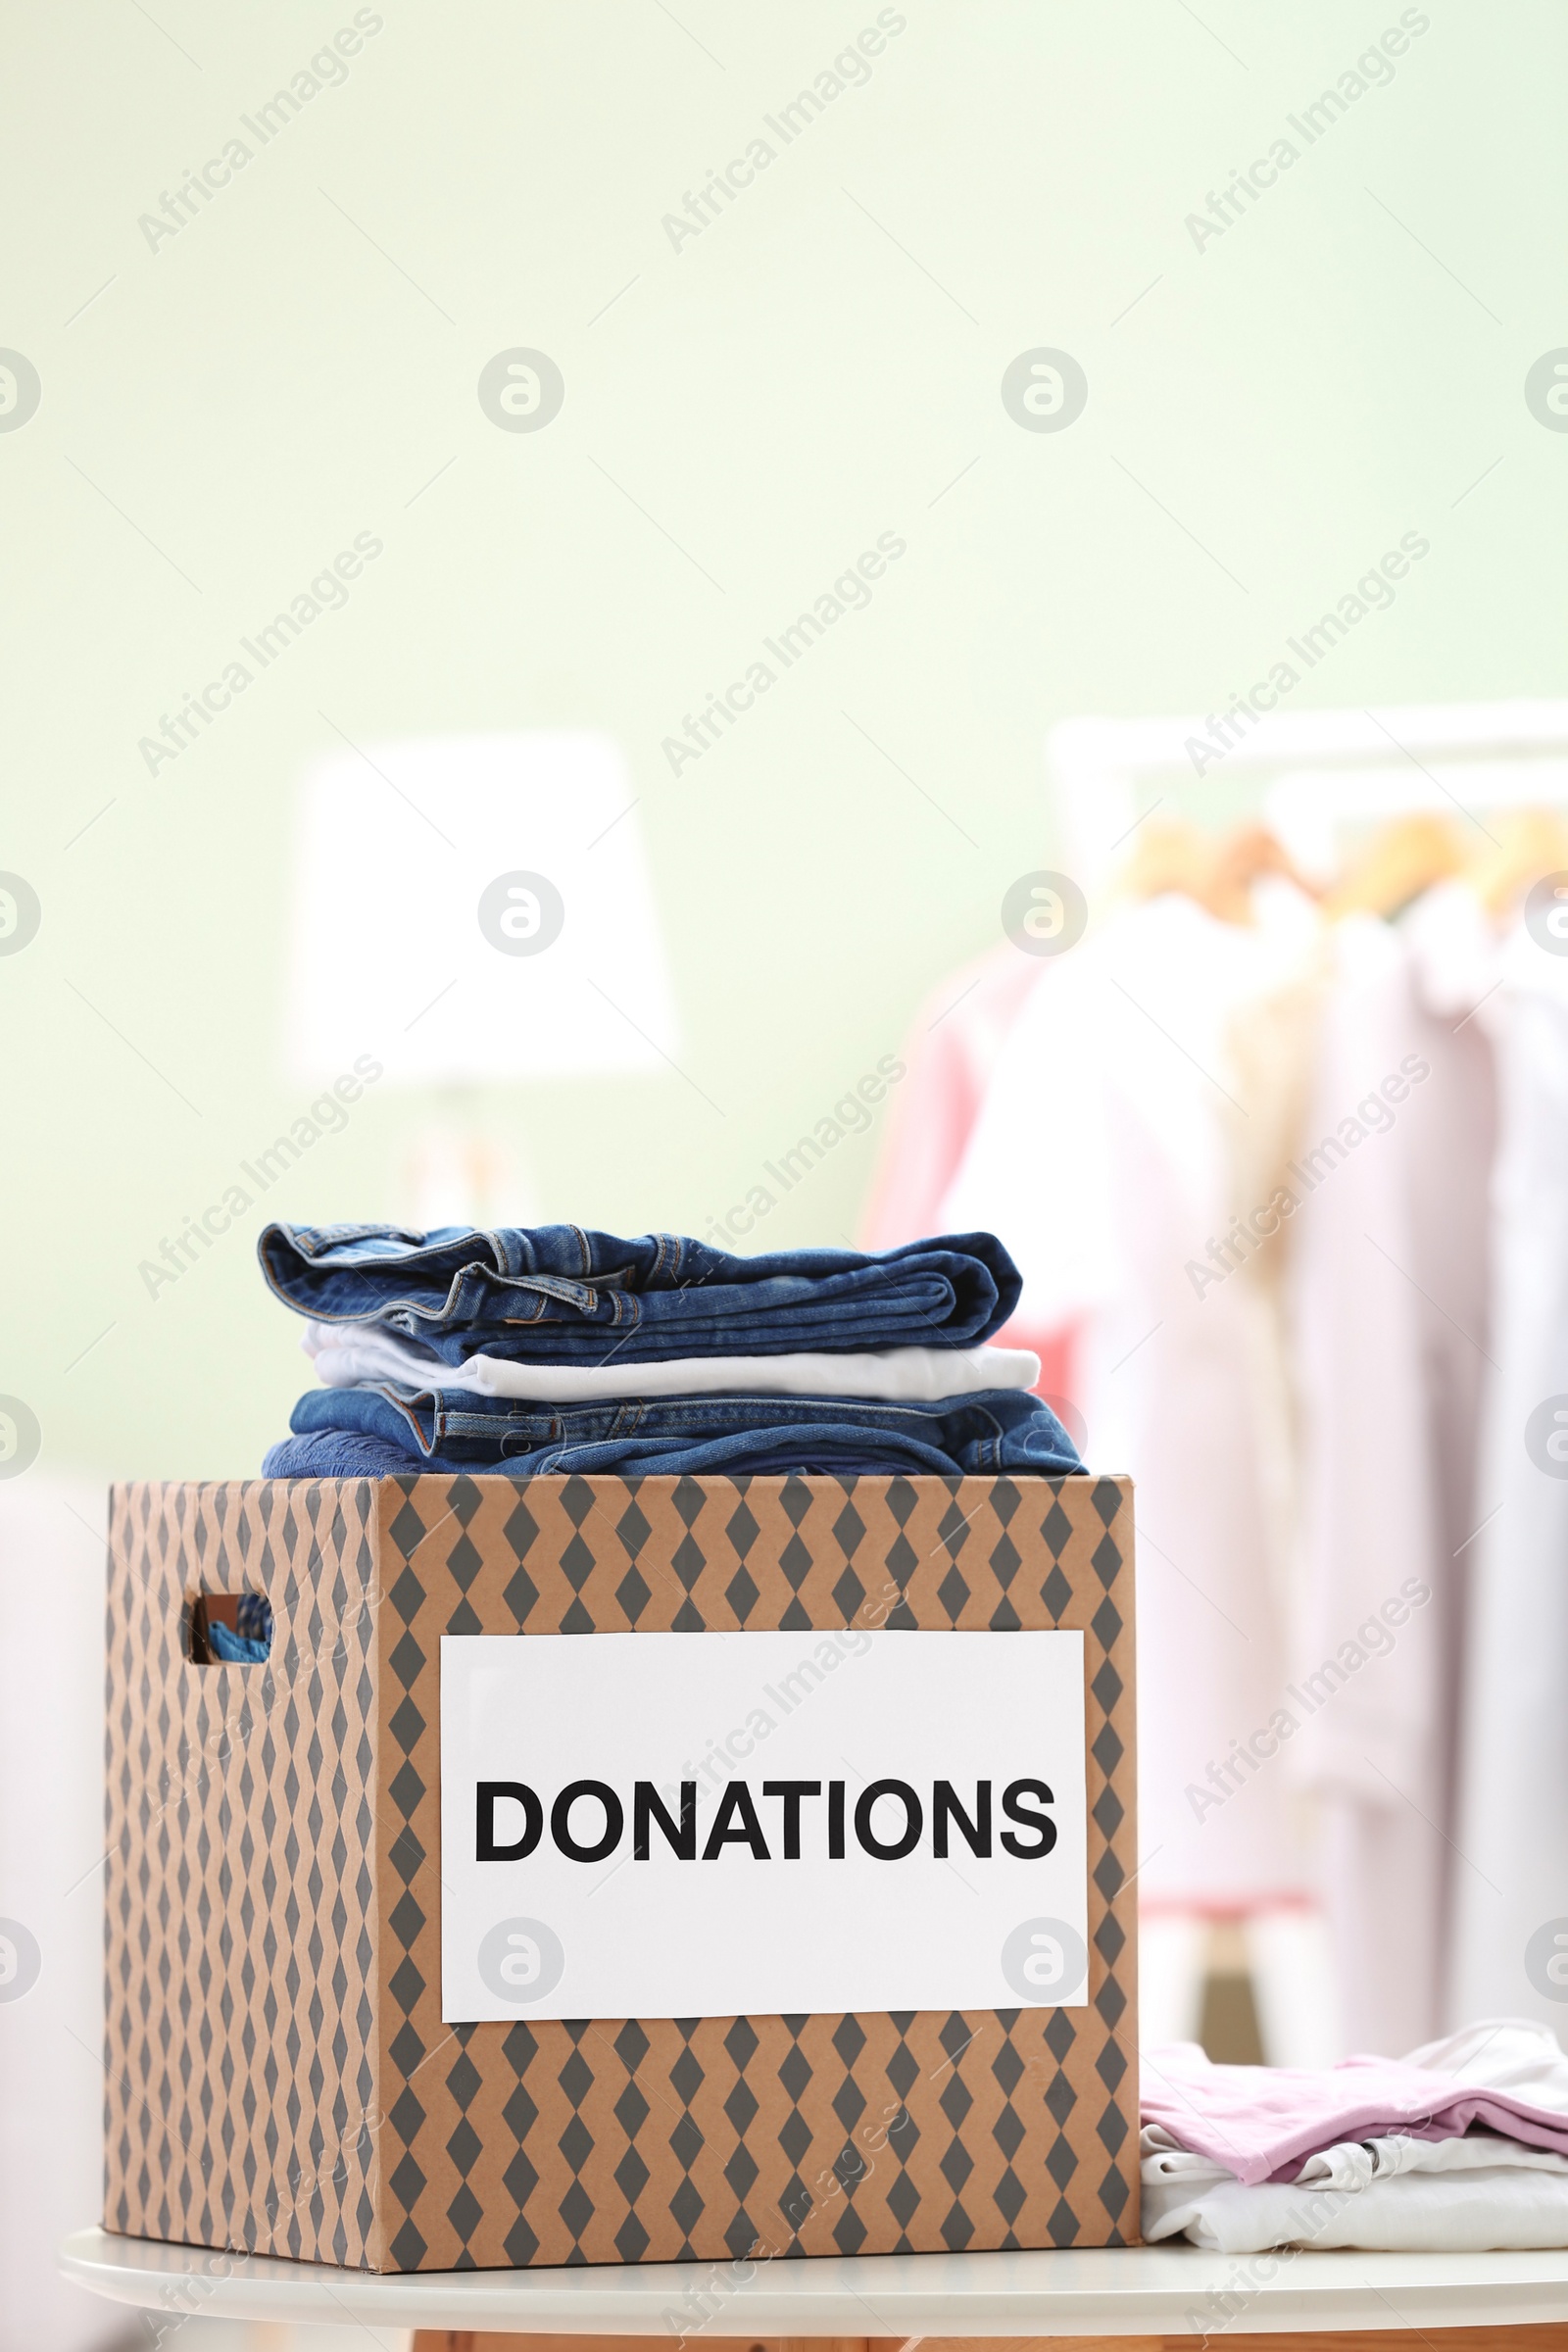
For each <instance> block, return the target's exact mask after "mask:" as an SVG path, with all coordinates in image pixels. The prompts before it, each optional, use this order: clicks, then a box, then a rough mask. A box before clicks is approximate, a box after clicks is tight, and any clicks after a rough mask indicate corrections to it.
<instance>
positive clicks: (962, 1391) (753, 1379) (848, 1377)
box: [300, 1323, 1040, 1404]
mask: <svg viewBox="0 0 1568 2352" xmlns="http://www.w3.org/2000/svg"><path fill="white" fill-rule="evenodd" d="M300 1345H301V1347H302V1348H304V1349H305V1352H306V1354H307V1355H309V1356H312V1357H314V1358H315V1362H316V1374H317V1378H318V1379H319V1380H320V1381H323V1382H324V1383H325V1384H326V1386H327V1387H328V1388H333V1389H352V1388H356V1387H358V1385H359V1384H360V1382H362V1381H375V1380H390V1381H398V1382H401V1383H403V1384H405V1385H412V1386H422V1387H425V1388H442V1389H467V1390H469V1391H471V1392H472V1393H473V1394H474V1395H475V1396H479V1397H519V1398H522V1399H524V1400H526V1401H530V1402H533V1403H538V1404H593V1403H597V1402H599V1401H600V1400H605V1401H608V1400H609V1399H611V1398H612V1397H712V1396H723V1395H726V1394H728V1393H730V1392H732V1391H733V1392H737V1393H740V1394H743V1395H749V1396H763V1397H876V1398H879V1399H880V1400H882V1401H883V1402H894V1403H897V1402H901V1401H902V1402H907V1403H936V1402H939V1401H940V1400H941V1399H942V1398H943V1397H972V1396H974V1395H976V1394H978V1393H979V1392H980V1391H981V1390H983V1389H1032V1388H1033V1387H1034V1384H1035V1382H1036V1381H1037V1380H1038V1379H1039V1378H1040V1358H1039V1356H1038V1355H1035V1354H1033V1353H1032V1352H1031V1350H1030V1349H1029V1348H881V1349H878V1350H876V1351H875V1352H869V1353H862V1354H846V1355H828V1354H812V1355H687V1356H676V1357H673V1358H671V1359H670V1360H669V1361H667V1362H664V1363H658V1364H649V1363H632V1362H628V1361H626V1360H625V1358H623V1357H618V1356H617V1355H616V1354H615V1352H614V1342H613V1340H612V1341H609V1342H607V1344H606V1348H605V1359H606V1360H605V1361H604V1362H603V1363H602V1364H523V1363H518V1362H516V1361H515V1359H514V1358H513V1357H511V1356H504V1355H470V1356H469V1357H468V1359H467V1361H466V1363H462V1364H444V1363H443V1362H442V1361H441V1360H440V1358H439V1357H438V1356H435V1355H432V1354H431V1353H430V1351H429V1350H428V1349H427V1348H417V1347H415V1346H414V1345H413V1344H412V1343H411V1342H409V1341H407V1340H400V1339H396V1338H394V1337H393V1335H392V1334H391V1333H390V1332H387V1331H381V1330H378V1329H377V1328H376V1327H375V1325H373V1324H368V1323H307V1325H306V1326H305V1336H304V1338H303V1339H302V1340H301V1342H300Z"/></svg>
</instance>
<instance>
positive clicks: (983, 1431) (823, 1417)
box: [267, 1382, 1082, 1478]
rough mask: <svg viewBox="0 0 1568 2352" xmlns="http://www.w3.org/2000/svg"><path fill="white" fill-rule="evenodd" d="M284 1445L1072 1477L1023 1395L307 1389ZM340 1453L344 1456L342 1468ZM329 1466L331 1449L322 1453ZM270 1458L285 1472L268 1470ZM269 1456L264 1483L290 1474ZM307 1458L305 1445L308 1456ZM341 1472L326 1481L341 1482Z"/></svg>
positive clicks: (519, 1468) (566, 1460)
mask: <svg viewBox="0 0 1568 2352" xmlns="http://www.w3.org/2000/svg"><path fill="white" fill-rule="evenodd" d="M289 1426H290V1428H291V1429H292V1430H293V1431H294V1433H295V1437H296V1438H297V1439H304V1438H309V1439H311V1440H313V1441H316V1440H319V1438H321V1437H322V1436H323V1435H325V1434H326V1433H331V1435H332V1436H333V1437H335V1438H336V1439H338V1440H345V1439H346V1440H355V1441H357V1440H364V1439H374V1440H376V1441H379V1442H380V1443H381V1444H384V1445H386V1446H391V1447H394V1448H396V1449H397V1451H398V1453H399V1454H400V1455H401V1457H402V1461H401V1467H402V1468H403V1469H404V1470H406V1471H407V1470H422V1469H438V1470H443V1471H451V1472H460V1471H467V1472H468V1473H470V1474H472V1473H474V1472H477V1471H485V1470H489V1471H500V1472H503V1473H505V1474H506V1475H508V1476H512V1477H521V1478H532V1477H536V1476H539V1475H541V1474H545V1473H550V1472H570V1471H583V1472H587V1471H594V1470H633V1471H637V1472H639V1473H647V1474H649V1475H653V1474H658V1473H665V1472H667V1473H670V1474H675V1473H679V1472H682V1471H685V1472H691V1473H693V1474H695V1473H699V1472H702V1471H718V1472H724V1471H788V1470H810V1469H818V1470H823V1471H829V1472H832V1471H835V1470H852V1469H853V1470H856V1471H890V1470H908V1471H925V1472H931V1473H935V1474H936V1475H937V1476H939V1477H951V1476H952V1474H953V1473H954V1472H955V1471H970V1472H990V1471H1003V1470H1026V1471H1036V1472H1039V1473H1041V1474H1042V1475H1044V1476H1047V1477H1060V1476H1061V1475H1062V1474H1063V1473H1065V1472H1067V1471H1069V1470H1078V1469H1081V1468H1082V1464H1081V1463H1080V1461H1079V1459H1078V1455H1077V1452H1076V1450H1075V1448H1074V1446H1073V1443H1072V1440H1071V1439H1070V1438H1069V1437H1068V1435H1067V1433H1066V1431H1065V1430H1064V1429H1063V1428H1062V1426H1061V1423H1060V1422H1059V1421H1058V1420H1057V1419H1056V1416H1055V1414H1054V1412H1053V1411H1052V1410H1051V1408H1050V1406H1049V1405H1048V1404H1045V1403H1044V1402H1042V1400H1041V1398H1040V1397H1033V1396H1030V1395H1029V1394H1028V1393H1027V1391H1023V1390H1018V1389H988V1390H983V1391H981V1392H980V1393H979V1394H978V1395H975V1396H969V1397H945V1398H942V1399H940V1400H939V1401H937V1402H935V1403H900V1404H884V1403H878V1402H875V1401H873V1400H872V1399H870V1398H867V1397H765V1396H763V1397H660V1398H658V1399H657V1400H655V1401H652V1402H644V1401H640V1400H639V1399H637V1398H635V1397H625V1398H622V1399H620V1400H618V1401H613V1402H610V1403H606V1404H569V1405H558V1406H554V1407H552V1406H549V1405H534V1404H525V1403H519V1402H518V1401H517V1400H515V1398H512V1397H475V1396H474V1395H473V1394H472V1393H471V1392H470V1391H468V1390H466V1389H461V1390H459V1389H444V1390H443V1389H423V1390H421V1389H415V1388H404V1387H401V1386H397V1385H394V1384H393V1383H391V1382H378V1383H373V1384H367V1385H365V1386H362V1387H360V1388H354V1389H313V1390H312V1391H311V1392H310V1393H309V1395H307V1396H305V1397H301V1398H300V1400H299V1402H298V1404H297V1405H296V1406H295V1407H294V1411H293V1414H292V1416H291V1418H290V1423H289ZM354 1451H355V1448H354V1446H353V1445H349V1446H345V1447H344V1453H345V1455H346V1456H352V1455H353V1454H354ZM326 1452H327V1455H328V1458H331V1453H332V1449H331V1448H330V1447H328V1448H327V1449H326ZM280 1454H281V1455H283V1456H284V1459H285V1461H286V1462H287V1463H288V1464H289V1465H290V1466H289V1467H276V1466H274V1464H275V1461H276V1457H277V1456H278V1455H280ZM297 1458H298V1457H297V1456H296V1455H294V1454H292V1453H290V1452H289V1450H288V1449H287V1448H286V1447H277V1448H274V1449H273V1453H272V1454H270V1455H269V1457H268V1471H267V1474H268V1476H270V1477H283V1476H292V1475H317V1476H320V1475H327V1473H325V1472H324V1471H321V1470H316V1471H313V1472H311V1473H305V1472H303V1471H295V1470H294V1469H293V1468H292V1463H293V1462H294V1461H295V1460H296V1459H297ZM311 1458H313V1459H319V1448H318V1447H316V1446H314V1445H313V1449H312V1457H311ZM348 1474H349V1473H348V1470H347V1467H345V1469H344V1471H343V1472H341V1473H339V1475H348Z"/></svg>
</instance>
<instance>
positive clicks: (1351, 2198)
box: [1139, 2018, 1568, 2254]
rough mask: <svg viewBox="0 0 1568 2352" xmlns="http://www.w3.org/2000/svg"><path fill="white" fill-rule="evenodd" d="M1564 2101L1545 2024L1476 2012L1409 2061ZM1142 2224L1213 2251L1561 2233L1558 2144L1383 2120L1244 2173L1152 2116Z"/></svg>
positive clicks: (1559, 2237)
mask: <svg viewBox="0 0 1568 2352" xmlns="http://www.w3.org/2000/svg"><path fill="white" fill-rule="evenodd" d="M1406 2063H1407V2064H1409V2065H1412V2066H1421V2067H1425V2068H1427V2069H1428V2071H1429V2072H1431V2073H1433V2074H1440V2075H1451V2076H1453V2077H1454V2078H1455V2080H1456V2081H1457V2082H1469V2083H1475V2084H1480V2085H1484V2086H1485V2087H1487V2088H1489V2089H1492V2090H1507V2091H1511V2092H1513V2093H1514V2094H1515V2095H1516V2096H1517V2097H1519V2098H1521V2099H1528V2100H1529V2101H1531V2102H1532V2103H1533V2104H1534V2105H1536V2106H1540V2107H1547V2108H1552V2109H1555V2110H1557V2111H1558V2112H1561V2113H1564V2114H1568V2058H1565V2057H1564V2055H1563V2052H1562V2050H1561V2048H1560V2047H1559V2045H1558V2042H1557V2038H1556V2036H1555V2034H1553V2033H1552V2032H1551V2030H1550V2028H1549V2027H1547V2026H1543V2025H1541V2024H1539V2023H1537V2022H1536V2021H1535V2020H1533V2019H1525V2018H1484V2019H1482V2020H1481V2022H1480V2023H1479V2024H1477V2025H1472V2026H1466V2027H1463V2028H1461V2030H1460V2031H1459V2032H1458V2033H1456V2034H1446V2035H1445V2036H1444V2037H1443V2039H1442V2040H1440V2041H1429V2042H1425V2043H1423V2045H1422V2047H1421V2048H1420V2049H1418V2050H1411V2051H1410V2053H1409V2056H1408V2059H1407V2061H1406ZM1139 2147H1140V2154H1141V2158H1142V2162H1141V2164H1140V2168H1139V2169H1140V2173H1141V2177H1142V2181H1143V2235H1144V2236H1145V2238H1147V2239H1149V2240H1150V2241H1151V2242H1153V2241H1157V2240H1158V2239H1160V2238H1166V2237H1179V2236H1183V2235H1185V2236H1186V2237H1188V2238H1190V2239H1191V2240H1192V2242H1193V2243H1194V2244H1195V2245H1200V2246H1206V2247H1208V2248H1209V2249H1210V2250H1211V2251H1213V2252H1216V2253H1221V2254H1257V2253H1261V2252H1262V2251H1263V2250H1264V2249H1265V2248H1266V2247H1269V2246H1360V2247H1364V2248H1366V2249H1368V2250H1369V2251H1371V2250H1382V2251H1385V2252H1392V2253H1424V2252H1429V2251H1430V2252H1433V2253H1443V2252H1445V2251H1446V2252H1449V2253H1455V2254H1476V2253H1485V2252H1487V2251H1488V2250H1489V2249H1491V2248H1495V2247H1513V2248H1516V2249H1525V2248H1529V2247H1539V2246H1568V2156H1560V2155H1558V2154H1556V2153H1555V2151H1554V2150H1552V2149H1549V2148H1534V2147H1530V2146H1528V2145H1526V2143H1525V2142H1524V2141H1523V2140H1517V2139H1510V2138H1508V2137H1506V2136H1505V2135H1504V2134H1503V2133H1501V2132H1493V2131H1479V2130H1476V2129H1472V2130H1470V2131H1465V2132H1460V2133H1452V2134H1450V2135H1449V2136H1448V2137H1447V2138H1446V2139H1415V2138H1412V2137H1411V2136H1410V2135H1409V2134H1408V2133H1407V2132H1403V2131H1394V2132H1388V2133H1384V2134H1381V2135H1378V2136H1376V2137H1371V2138H1367V2139H1352V2140H1342V2141H1339V2142H1337V2143H1336V2144H1335V2145H1334V2146H1332V2147H1327V2148H1321V2149H1319V2150H1318V2152H1317V2153H1316V2154H1315V2155H1312V2156H1307V2157H1304V2158H1303V2159H1302V2161H1301V2166H1300V2170H1299V2173H1298V2175H1297V2177H1296V2179H1295V2180H1289V2181H1281V2180H1265V2181H1260V2182H1259V2183H1257V2184H1256V2185H1255V2186H1249V2185H1248V2184H1247V2183H1246V2182H1245V2181H1242V2180H1238V2179H1237V2178H1236V2176H1235V2174H1234V2173H1232V2172H1229V2171H1227V2169H1226V2168H1225V2166H1224V2165H1222V2164H1216V2163H1215V2162H1214V2160H1213V2158H1212V2157H1210V2156H1200V2155H1197V2154H1195V2153H1194V2152H1193V2151H1192V2150H1191V2149H1188V2148H1184V2147H1182V2146H1180V2145H1179V2143H1178V2142H1177V2140H1176V2138H1175V2137H1174V2135H1173V2134H1172V2132H1171V2131H1169V2130H1168V2129H1167V2128H1166V2126H1165V2125H1163V2124H1146V2125H1145V2126H1144V2128H1143V2132H1142V2135H1141V2138H1140V2142H1139Z"/></svg>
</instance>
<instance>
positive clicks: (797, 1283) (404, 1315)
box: [257, 1224, 1083, 1478]
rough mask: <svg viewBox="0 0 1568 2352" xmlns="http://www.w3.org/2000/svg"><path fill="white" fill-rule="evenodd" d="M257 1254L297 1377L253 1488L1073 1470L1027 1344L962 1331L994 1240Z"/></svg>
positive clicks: (987, 1314) (440, 1232) (1005, 1281)
mask: <svg viewBox="0 0 1568 2352" xmlns="http://www.w3.org/2000/svg"><path fill="white" fill-rule="evenodd" d="M257 1249H258V1254H259V1255H260V1258H261V1261H262V1269H263V1271H264V1273H265V1274H266V1276H267V1279H268V1281H269V1283H270V1285H271V1287H272V1289H273V1290H274V1291H275V1292H276V1294H277V1296H278V1297H279V1298H280V1299H283V1300H284V1302H285V1303H286V1304H287V1305H289V1306H291V1307H293V1308H294V1310H295V1312H296V1313H298V1314H301V1315H304V1316H306V1317H307V1318H308V1328H307V1331H306V1333H305V1339H304V1345H305V1348H306V1349H307V1352H308V1353H309V1354H311V1355H312V1356H313V1357H314V1359H315V1364H316V1371H317V1375H318V1378H319V1382H320V1384H321V1385H320V1386H319V1388H317V1389H315V1390H313V1391H311V1392H310V1394H309V1395H307V1396H305V1397H301V1398H300V1401H299V1403H298V1404H297V1405H296V1406H295V1408H294V1412H293V1415H292V1417H291V1420H290V1423H289V1426H290V1428H291V1430H292V1432H293V1435H292V1436H291V1437H289V1438H287V1439H285V1440H284V1441H283V1443H282V1444H281V1445H278V1446H273V1447H272V1448H271V1450H270V1453H269V1454H268V1456H267V1460H266V1463H265V1464H264V1470H265V1474H266V1476H268V1477H269V1478H322V1477H361V1476H371V1477H380V1476H388V1475H391V1476H396V1475H398V1474H404V1475H407V1474H408V1473H410V1472H415V1471H421V1470H429V1471H439V1472H449V1473H461V1472H468V1473H470V1474H471V1473H474V1472H481V1471H488V1472H492V1473H493V1472H500V1473H502V1474H504V1475H507V1476H510V1477H515V1478H532V1477H535V1476H538V1475H539V1474H540V1473H542V1472H573V1471H576V1472H591V1471H632V1472H635V1473H637V1474H639V1475H642V1474H649V1475H653V1474H659V1473H669V1474H679V1473H685V1472H690V1473H698V1472H703V1471H719V1472H739V1473H752V1472H774V1473H778V1472H789V1471H808V1472H809V1471H820V1472H828V1473H835V1474H844V1473H855V1472H859V1471H882V1472H887V1471H896V1470H903V1471H924V1472H935V1473H937V1474H938V1475H941V1476H948V1477H951V1476H952V1475H954V1474H955V1473H956V1472H965V1471H969V1472H986V1473H990V1472H999V1471H1007V1472H1018V1471H1023V1472H1034V1473H1037V1474H1040V1475H1045V1476H1055V1477H1059V1476H1061V1475H1062V1474H1063V1473H1064V1472H1067V1471H1072V1470H1078V1469H1081V1468H1082V1466H1083V1465H1082V1464H1081V1462H1080V1461H1079V1458H1078V1454H1077V1450H1076V1448H1075V1447H1074V1446H1073V1443H1072V1440H1071V1439H1070V1438H1069V1437H1068V1435H1067V1433H1066V1431H1065V1430H1064V1429H1063V1428H1062V1426H1061V1423H1060V1422H1059V1421H1058V1420H1057V1419H1056V1417H1055V1415H1054V1413H1053V1412H1052V1411H1051V1409H1050V1407H1049V1406H1048V1405H1047V1404H1045V1403H1044V1402H1043V1401H1042V1400H1041V1399H1040V1398H1039V1397H1034V1396H1031V1395H1030V1394H1029V1390H1030V1386H1031V1384H1032V1382H1034V1381H1035V1380H1036V1379H1038V1377H1039V1372H1040V1366H1039V1360H1038V1358H1037V1357H1035V1356H1034V1355H1031V1354H1030V1353H1028V1352H1027V1351H1026V1350H1024V1349H1021V1348H990V1347H987V1346H986V1345H985V1343H986V1341H988V1340H989V1339H990V1338H991V1336H992V1334H993V1333H994V1332H996V1331H999V1330H1000V1329H1001V1327H1002V1326H1003V1324H1004V1323H1005V1321H1006V1320H1007V1317H1008V1316H1009V1315H1010V1314H1011V1313H1012V1311H1013V1308H1014V1306H1015V1305H1016V1303H1017V1299H1018V1292H1019V1288H1020V1282H1019V1276H1018V1270H1017V1268H1016V1267H1015V1266H1014V1264H1013V1262H1012V1260H1011V1258H1010V1257H1009V1256H1008V1255H1007V1252H1006V1250H1005V1249H1004V1248H1003V1247H1002V1244H1001V1243H1000V1242H999V1241H998V1240H997V1239H996V1237H995V1235H994V1234H989V1233H964V1234H947V1235H944V1236H942V1237H941V1238H940V1239H937V1240H934V1241H923V1242H911V1243H909V1244H907V1246H906V1247H904V1248H902V1249H898V1250H884V1251H882V1252H880V1253H878V1254H875V1255H866V1254H862V1253H861V1252H860V1251H858V1250H780V1251H777V1252H775V1253H773V1254H771V1255H768V1256H759V1257H736V1256H732V1255H731V1254H730V1253H729V1252H728V1251H726V1250H716V1249H713V1248H711V1247H710V1246H709V1245H708V1244H707V1243H704V1242H694V1241H690V1240H685V1239H682V1238H681V1237H680V1236H678V1235H675V1234H645V1235H643V1236H642V1237H641V1238H640V1239H638V1240H636V1241H622V1240H620V1239H619V1238H618V1237H617V1236H616V1235H614V1234H609V1233H595V1232H590V1231H587V1230H584V1229H582V1228H579V1227H578V1226H575V1225H543V1226H535V1227H533V1228H531V1229H526V1230H524V1229H520V1228H515V1227H503V1228H500V1229H498V1230H496V1231H494V1232H488V1233H483V1232H477V1231H474V1230H472V1229H471V1228H468V1227H466V1226H442V1227H440V1228H438V1229H437V1230H436V1231H435V1232H432V1233H422V1234H421V1233H408V1232H405V1231H404V1230H403V1229H402V1228H401V1227H399V1226H395V1225H326V1226H306V1225H280V1224H279V1225H270V1226H268V1227H267V1229H266V1230H265V1232H264V1233H263V1234H262V1236H261V1239H260V1242H259V1243H258V1245H257Z"/></svg>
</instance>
